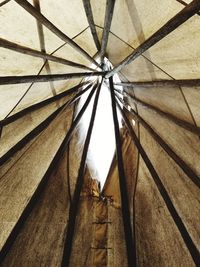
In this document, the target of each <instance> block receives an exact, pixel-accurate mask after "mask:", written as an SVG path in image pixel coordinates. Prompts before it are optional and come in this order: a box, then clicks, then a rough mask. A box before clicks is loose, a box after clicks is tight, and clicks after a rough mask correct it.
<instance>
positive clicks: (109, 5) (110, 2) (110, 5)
mask: <svg viewBox="0 0 200 267" xmlns="http://www.w3.org/2000/svg"><path fill="white" fill-rule="evenodd" d="M114 6H115V0H107V1H106V13H105V20H104V28H103V36H102V42H101V51H100V56H101V62H102V60H103V58H104V56H105V53H106V47H107V43H108V36H109V32H110V26H111V22H112V17H113V11H114Z"/></svg>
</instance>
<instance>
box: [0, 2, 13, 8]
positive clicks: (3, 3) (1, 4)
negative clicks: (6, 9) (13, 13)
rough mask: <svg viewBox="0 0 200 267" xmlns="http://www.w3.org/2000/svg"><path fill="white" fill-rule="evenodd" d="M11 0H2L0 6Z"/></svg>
mask: <svg viewBox="0 0 200 267" xmlns="http://www.w3.org/2000/svg"><path fill="white" fill-rule="evenodd" d="M10 1H11V0H4V1H3V2H1V3H0V7H1V6H4V5H5V4H7V3H8V2H10Z"/></svg>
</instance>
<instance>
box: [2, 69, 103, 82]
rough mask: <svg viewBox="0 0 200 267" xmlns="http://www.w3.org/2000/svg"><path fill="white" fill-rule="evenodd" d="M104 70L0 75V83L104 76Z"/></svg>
mask: <svg viewBox="0 0 200 267" xmlns="http://www.w3.org/2000/svg"><path fill="white" fill-rule="evenodd" d="M105 73H106V72H103V71H100V72H98V71H94V72H79V73H66V74H51V75H26V76H4V77H0V85H5V84H19V83H30V82H34V83H40V82H50V81H60V80H68V79H74V78H82V77H88V78H89V77H93V76H104V75H105Z"/></svg>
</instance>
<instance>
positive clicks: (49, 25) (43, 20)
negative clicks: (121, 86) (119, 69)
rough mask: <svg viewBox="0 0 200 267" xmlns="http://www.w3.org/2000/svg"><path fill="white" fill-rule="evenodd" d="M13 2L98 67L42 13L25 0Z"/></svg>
mask: <svg viewBox="0 0 200 267" xmlns="http://www.w3.org/2000/svg"><path fill="white" fill-rule="evenodd" d="M15 2H17V3H18V4H19V5H20V6H22V7H23V8H24V9H25V10H26V11H28V12H29V13H30V14H31V15H32V16H33V17H34V18H36V19H37V20H38V21H40V22H41V23H42V24H43V25H45V26H46V27H47V28H48V29H49V30H50V31H52V32H53V33H55V34H56V35H57V36H58V37H59V38H60V39H62V40H63V41H64V42H67V43H68V44H69V45H70V46H71V47H73V48H74V49H75V50H76V51H78V52H79V53H81V54H82V55H83V56H84V57H85V58H87V59H88V60H89V61H90V62H92V63H93V64H95V65H96V66H97V67H100V65H99V64H98V63H97V62H96V61H95V60H94V59H93V58H92V57H91V56H90V55H89V54H88V53H87V52H86V51H85V50H83V49H82V48H81V47H80V46H79V45H78V44H77V43H75V42H74V41H73V40H72V39H71V38H69V37H68V36H67V35H66V34H65V33H63V32H62V31H61V30H59V29H58V28H57V27H56V26H55V25H54V24H53V23H52V22H50V21H49V20H48V19H47V18H46V17H45V16H44V15H42V13H40V12H39V11H38V10H37V9H36V8H35V7H33V6H32V5H31V4H30V3H29V2H28V1H27V0H15Z"/></svg>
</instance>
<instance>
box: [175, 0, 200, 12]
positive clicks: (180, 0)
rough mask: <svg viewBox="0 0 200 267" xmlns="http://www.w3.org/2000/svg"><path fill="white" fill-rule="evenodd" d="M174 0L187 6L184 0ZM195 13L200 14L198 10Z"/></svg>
mask: <svg viewBox="0 0 200 267" xmlns="http://www.w3.org/2000/svg"><path fill="white" fill-rule="evenodd" d="M176 1H177V2H179V3H181V4H182V5H184V6H187V5H188V4H187V3H186V2H184V1H182V0H176ZM196 14H197V15H200V12H197V13H196Z"/></svg>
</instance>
